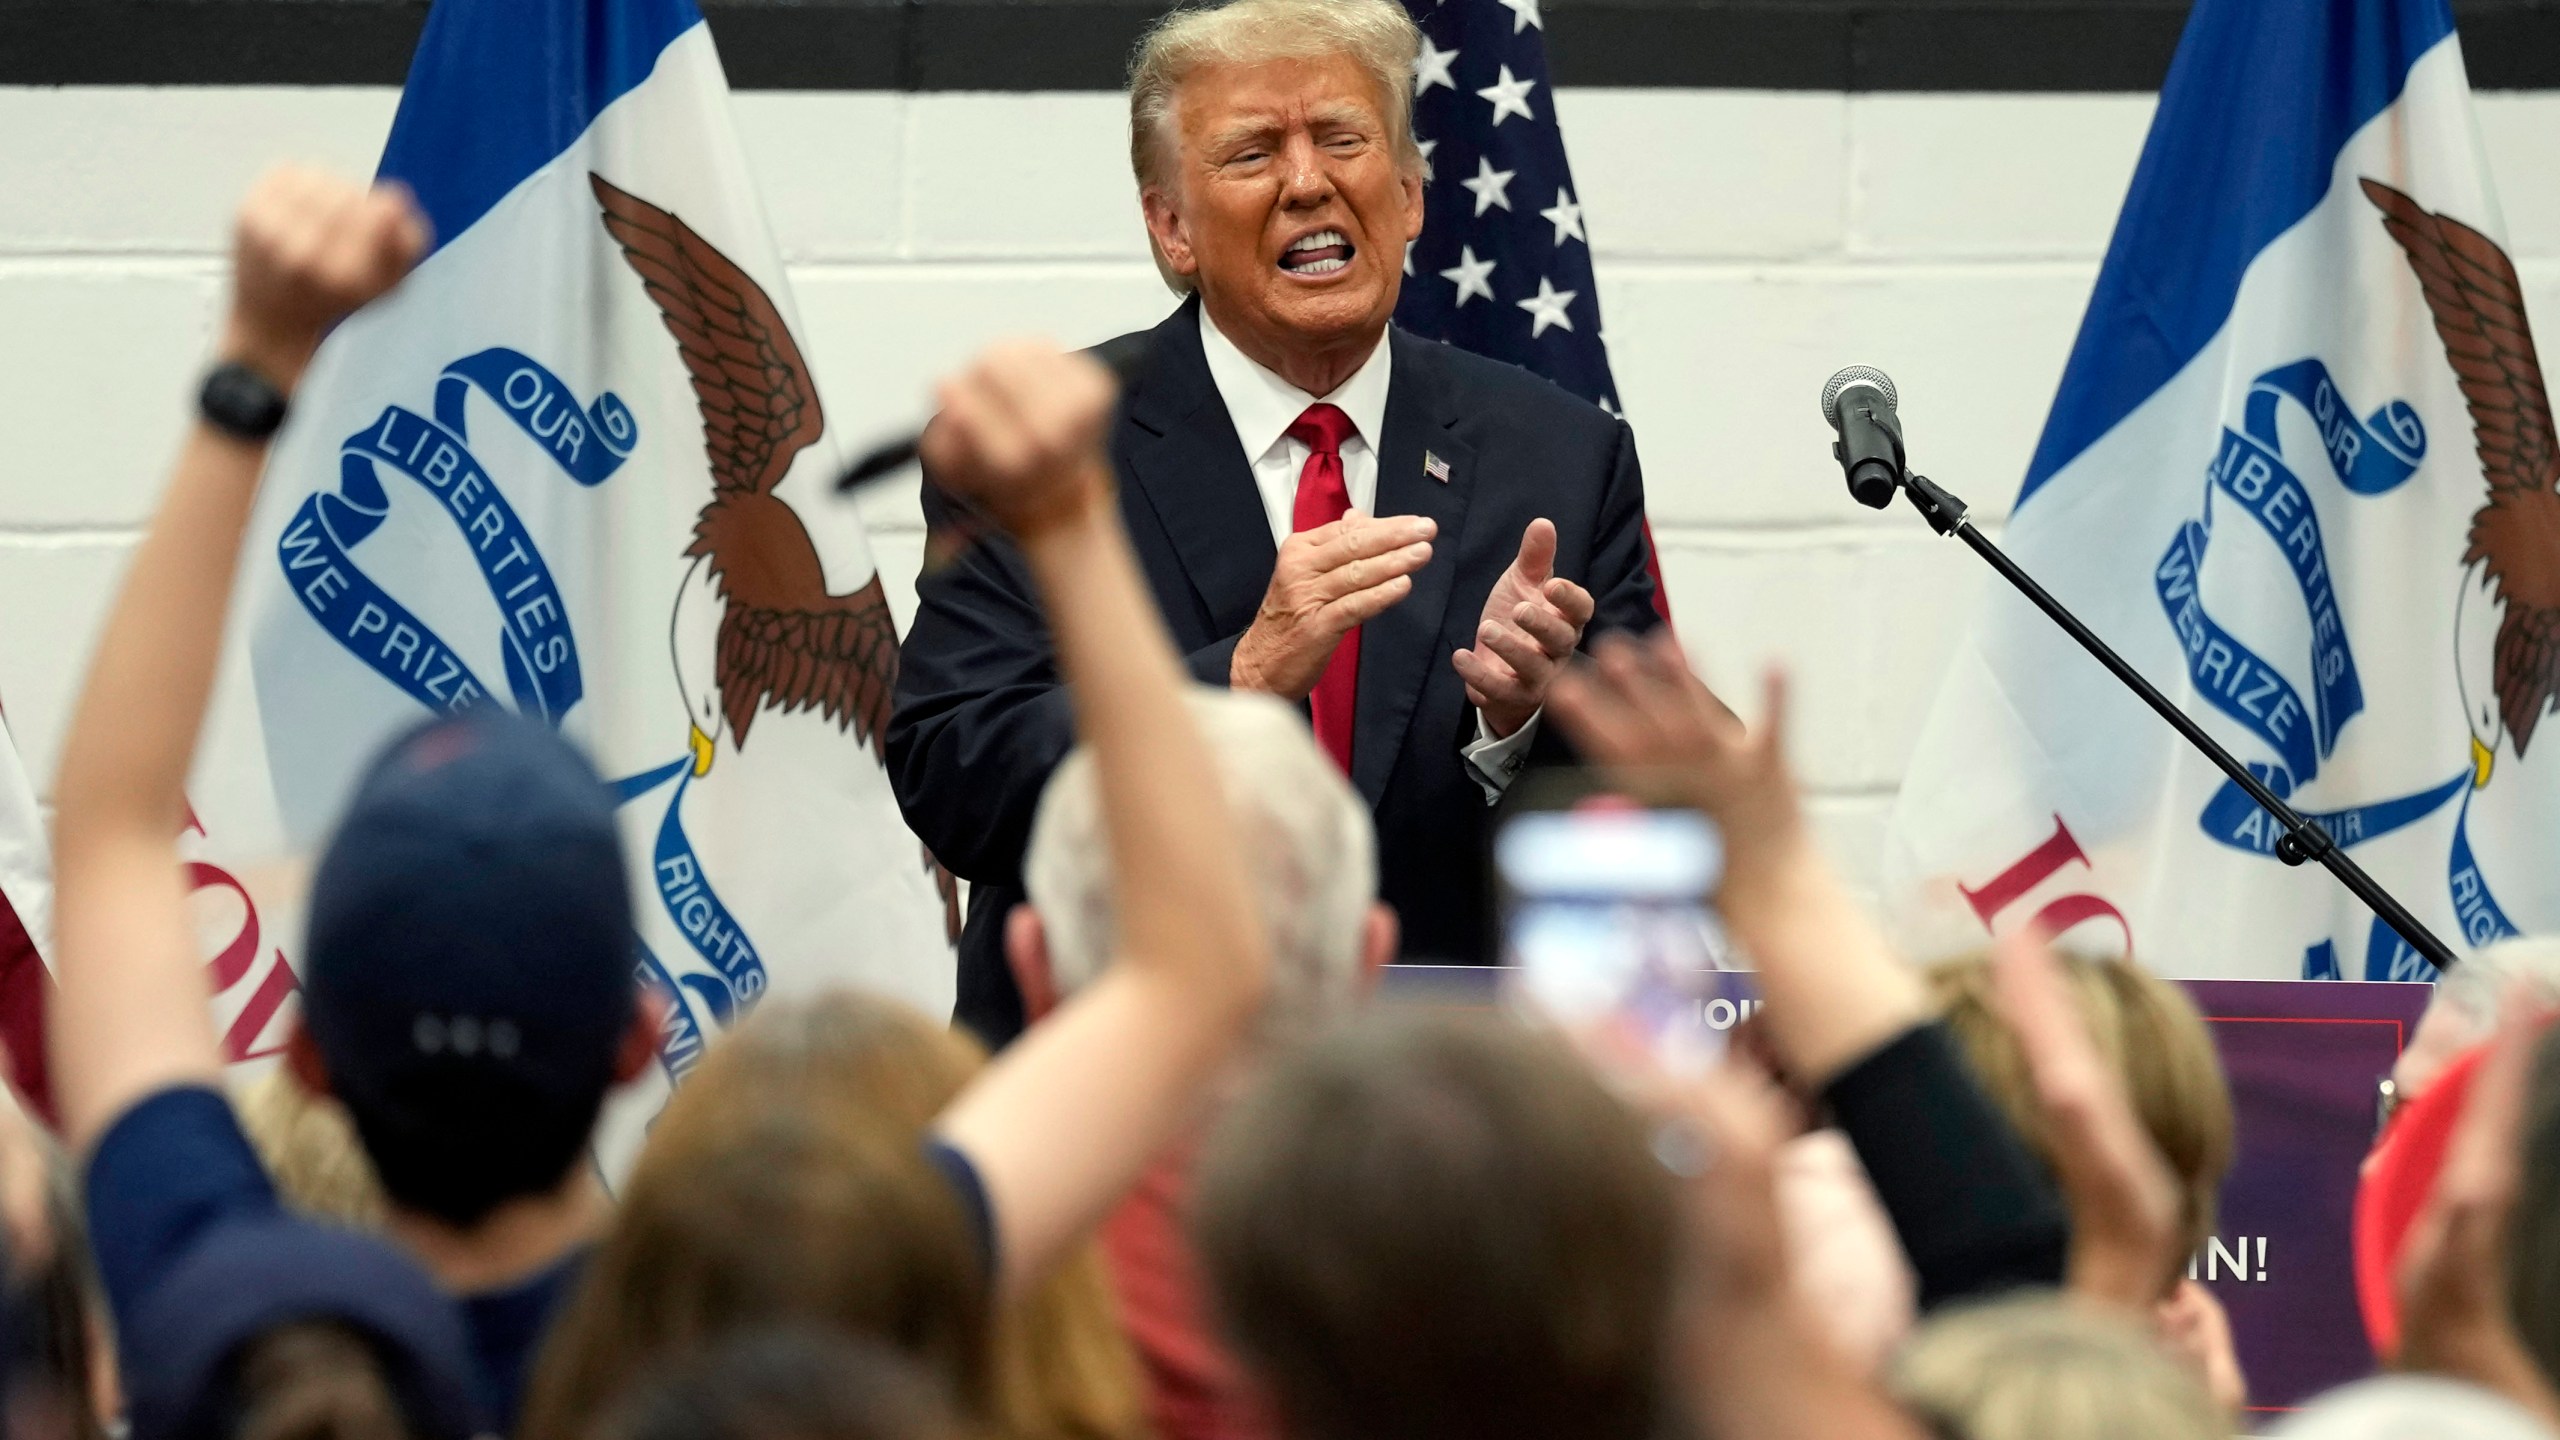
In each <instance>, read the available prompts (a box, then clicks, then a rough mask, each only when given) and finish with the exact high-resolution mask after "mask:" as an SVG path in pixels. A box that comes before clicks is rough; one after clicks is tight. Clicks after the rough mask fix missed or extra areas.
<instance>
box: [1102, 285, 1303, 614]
mask: <svg viewBox="0 0 2560 1440" xmlns="http://www.w3.org/2000/svg"><path fill="white" fill-rule="evenodd" d="M1199 308H1200V299H1199V297H1198V296H1196V295H1195V296H1193V297H1192V298H1191V299H1189V300H1187V301H1185V302H1183V306H1182V308H1181V309H1179V310H1176V311H1175V312H1174V313H1173V317H1172V318H1171V319H1169V320H1167V321H1165V322H1164V323H1163V324H1161V325H1159V326H1157V327H1156V329H1155V334H1154V338H1153V343H1152V346H1151V349H1150V353H1149V357H1148V361H1147V368H1146V372H1145V373H1144V374H1143V375H1142V376H1141V377H1140V379H1139V381H1138V383H1137V384H1136V385H1135V386H1134V387H1132V389H1131V390H1130V393H1129V399H1128V413H1129V419H1130V420H1131V421H1132V422H1133V426H1134V429H1135V431H1136V432H1137V433H1135V434H1134V435H1132V436H1131V437H1130V442H1131V443H1130V445H1129V449H1128V452H1127V459H1128V462H1129V463H1128V470H1129V476H1130V479H1131V481H1132V482H1133V484H1132V488H1133V489H1134V490H1135V491H1136V492H1137V494H1136V496H1135V498H1137V499H1139V500H1141V501H1142V502H1143V503H1144V504H1145V505H1146V506H1147V507H1148V508H1149V509H1150V510H1151V511H1153V512H1154V514H1155V517H1156V520H1157V523H1159V524H1161V525H1162V526H1163V527H1164V531H1165V535H1166V538H1168V539H1170V540H1171V541H1172V542H1173V552H1174V554H1175V556H1176V557H1178V559H1179V560H1180V562H1181V564H1182V569H1183V573H1184V575H1185V576H1186V577H1187V578H1188V579H1189V580H1190V582H1191V588H1192V592H1193V593H1194V594H1195V595H1196V596H1197V597H1198V598H1199V601H1200V604H1201V607H1202V609H1204V610H1205V611H1206V612H1207V615H1208V621H1209V633H1210V634H1212V635H1232V634H1235V633H1236V632H1238V631H1240V630H1242V629H1244V628H1245V627H1246V626H1247V625H1249V624H1251V623H1253V617H1254V613H1255V612H1256V611H1257V610H1259V609H1260V608H1261V606H1262V595H1263V592H1264V591H1265V590H1266V589H1268V588H1269V587H1270V584H1271V568H1272V566H1273V565H1274V564H1276V563H1278V561H1279V551H1278V550H1277V549H1275V548H1274V547H1273V545H1272V543H1271V521H1270V518H1269V516H1267V515H1266V514H1265V513H1264V512H1263V508H1262V493H1261V491H1259V490H1258V489H1256V488H1255V486H1254V483H1253V467H1252V465H1251V464H1250V463H1248V462H1247V461H1246V459H1245V455H1244V447H1243V446H1241V445H1239V444H1238V443H1237V442H1236V427H1235V422H1234V421H1233V420H1232V419H1230V418H1228V415H1227V406H1226V402H1225V401H1223V400H1221V399H1219V398H1218V387H1217V384H1216V383H1215V382H1214V381H1212V380H1211V379H1210V378H1209V361H1208V358H1207V357H1206V356H1205V355H1204V354H1202V352H1201V349H1200V317H1199Z"/></svg>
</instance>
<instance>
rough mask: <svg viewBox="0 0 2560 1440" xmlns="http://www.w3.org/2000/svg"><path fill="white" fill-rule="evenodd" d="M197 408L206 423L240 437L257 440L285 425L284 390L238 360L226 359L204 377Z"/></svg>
mask: <svg viewBox="0 0 2560 1440" xmlns="http://www.w3.org/2000/svg"><path fill="white" fill-rule="evenodd" d="M196 409H197V410H198V411H200V412H202V414H203V415H204V418H205V423H206V424H209V425H211V426H212V427H213V428H214V429H216V430H219V431H221V432H222V433H223V434H225V435H229V436H231V437H232V438H234V439H237V440H246V441H249V442H251V443H253V444H254V443H257V442H260V441H264V440H266V439H267V438H268V437H270V436H272V435H274V434H275V433H276V429H277V427H279V426H281V425H283V424H284V412H285V399H284V392H283V391H282V390H279V389H277V388H276V386H275V382H274V381H271V380H269V379H268V378H267V377H266V376H264V375H261V374H259V373H258V372H257V371H255V370H252V369H250V368H249V367H248V366H246V365H243V364H241V363H240V362H239V361H237V360H226V361H224V362H222V363H221V364H219V365H216V366H214V367H213V369H212V370H211V371H210V372H209V373H208V374H206V376H205V377H204V389H203V390H202V391H200V392H198V394H197V395H196Z"/></svg>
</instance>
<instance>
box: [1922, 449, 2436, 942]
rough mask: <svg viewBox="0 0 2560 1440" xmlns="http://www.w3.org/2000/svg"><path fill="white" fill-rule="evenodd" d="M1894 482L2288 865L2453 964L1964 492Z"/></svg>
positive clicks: (2322, 833)
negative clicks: (2262, 832) (2237, 805)
mask: <svg viewBox="0 0 2560 1440" xmlns="http://www.w3.org/2000/svg"><path fill="white" fill-rule="evenodd" d="M1900 485H1901V488H1902V490H1903V491H1904V492H1905V493H1906V494H1908V495H1909V496H1910V497H1911V504H1912V508H1914V509H1916V510H1918V511H1919V512H1920V516H1921V518H1922V519H1924V520H1927V521H1928V522H1929V528H1930V529H1932V530H1935V531H1937V532H1938V533H1939V534H1940V535H1952V536H1954V537H1956V538H1957V539H1959V540H1962V541H1963V542H1964V543H1965V544H1966V545H1967V546H1968V547H1970V548H1971V549H1972V551H1973V553H1974V554H1976V555H1979V556H1981V557H1982V559H1983V561H1984V563H1986V564H1988V565H1989V566H1990V567H1991V568H1992V569H1994V570H1996V571H1998V572H2000V577H2001V578H2002V579H2004V580H2006V581H2008V582H2009V584H2010V585H2011V586H2013V587H2015V588H2016V590H2017V591H2018V593H2019V594H2021V595H2024V596H2026V597H2027V599H2028V600H2029V601H2030V602H2031V603H2033V604H2034V606H2035V607H2036V608H2037V609H2039V610H2041V611H2043V612H2044V613H2045V616H2046V618H2048V619H2050V620H2052V621H2053V623H2054V624H2056V625H2059V626H2061V627H2062V632H2063V633H2064V634H2066V635H2068V636H2070V637H2071V638H2072V639H2074V640H2076V641H2078V642H2080V648H2081V649H2083V650H2086V651H2088V652H2089V654H2090V655H2092V656H2094V657H2095V658H2096V659H2097V662H2098V663H2099V664H2101V665H2104V666H2105V667H2107V671H2108V673H2110V674H2112V675H2114V676H2115V677H2116V678H2117V679H2118V680H2121V681H2123V682H2124V685H2125V688H2126V689H2128V690H2131V691H2132V692H2133V693H2134V694H2135V695H2138V696H2140V697H2141V699H2142V703H2144V704H2146V705H2148V706H2150V707H2151V708H2152V710H2153V711H2155V712H2156V713H2158V715H2159V716H2160V718H2161V719H2163V720H2166V721H2168V722H2169V727H2170V728H2171V729H2173V730H2175V731H2177V732H2178V733H2179V734H2180V735H2182V736H2185V737H2186V741H2187V743H2188V744H2190V745H2193V746H2194V747H2195V748H2196V750H2197V751H2198V752H2199V753H2201V754H2202V755H2203V756H2204V758H2206V759H2207V760H2210V761H2212V762H2213V763H2214V766H2215V767H2216V768H2217V769H2219V770H2221V771H2222V773H2223V774H2225V775H2228V776H2230V777H2231V783H2233V784H2234V785H2237V786H2239V787H2240V788H2241V789H2242V790H2244V791H2246V792H2247V793H2248V796H2249V798H2250V799H2252V800H2255V801H2256V802H2258V806H2259V808H2260V809H2262V810H2264V811H2266V812H2267V814H2268V815H2270V816H2272V817H2274V819H2275V822H2276V824H2277V825H2278V826H2279V827H2281V828H2282V829H2283V831H2284V834H2283V836H2282V838H2280V839H2278V840H2277V841H2276V858H2277V859H2279V860H2282V861H2283V862H2284V863H2285V864H2287V865H2300V864H2302V863H2303V862H2304V861H2306V860H2316V861H2318V862H2319V863H2320V864H2321V866H2322V867H2324V868H2325V869H2327V870H2328V872H2329V873H2330V874H2332V875H2334V876H2336V877H2337V878H2338V883H2339V884H2341V885H2344V886H2346V887H2347V890H2348V891H2349V892H2350V893H2352V894H2353V895H2354V896H2355V897H2356V898H2357V899H2358V900H2361V901H2363V902H2364V903H2365V904H2366V905H2367V906H2368V907H2370V908H2371V909H2372V911H2373V913H2374V914H2376V915H2378V916H2380V917H2382V922H2383V923H2384V924H2386V925H2389V926H2390V927H2391V928H2392V929H2393V930H2396V931H2398V932H2399V934H2400V938H2401V939H2403V940H2406V941H2407V942H2409V945H2410V947H2411V948H2412V949H2414V950H2416V951H2417V952H2418V953H2419V954H2421V955H2424V956H2425V957H2427V960H2428V961H2429V963H2431V964H2433V965H2434V966H2435V967H2436V969H2437V971H2438V972H2440V973H2441V972H2445V971H2450V970H2452V969H2453V967H2454V965H2455V964H2456V963H2458V961H2457V958H2456V957H2455V955H2454V953H2453V951H2452V950H2451V949H2449V948H2448V947H2447V946H2446V945H2445V943H2444V942H2443V941H2442V940H2439V939H2437V938H2436V937H2435V934H2434V932H2433V931H2430V930H2429V929H2427V927H2426V926H2424V925H2422V924H2420V923H2419V922H2418V917H2416V916H2414V915H2412V914H2410V913H2409V911H2408V909H2407V907H2405V906H2403V905H2402V904H2401V903H2400V902H2399V901H2398V900H2396V899H2393V898H2392V895H2391V892H2390V891H2388V890H2385V889H2383V888H2382V882H2380V881H2378V880H2376V879H2374V878H2373V876H2371V875H2370V874H2367V873H2366V871H2365V868H2364V867H2363V866H2361V865H2358V864H2357V863H2356V862H2355V860H2354V859H2353V858H2352V857H2350V856H2349V855H2348V854H2347V852H2346V850H2345V849H2344V848H2343V847H2341V846H2340V845H2339V844H2338V843H2337V841H2336V840H2334V839H2332V838H2330V835H2329V832H2328V831H2326V830H2324V829H2322V828H2321V827H2320V822H2319V821H2317V820H2314V819H2311V818H2310V817H2308V816H2306V815H2304V814H2302V813H2301V812H2299V811H2297V810H2295V809H2294V808H2293V807H2292V806H2290V805H2288V804H2286V803H2285V801H2284V799H2283V797H2282V796H2279V795H2277V794H2276V793H2275V792H2274V791H2273V790H2270V789H2268V788H2267V786H2266V783H2265V782H2264V781H2261V780H2260V779H2259V778H2258V777H2257V776H2256V775H2255V774H2253V773H2252V772H2251V771H2250V769H2249V767H2248V766H2246V765H2243V764H2241V763H2240V762H2239V761H2238V760H2236V759H2234V758H2233V757H2232V754H2231V752H2230V751H2228V750H2225V749H2223V748H2222V746H2221V745H2220V744H2219V743H2218V742H2216V741H2215V740H2214V738H2213V737H2212V736H2211V735H2209V734H2207V733H2205V729H2204V727H2203V726H2201V725H2198V724H2197V723H2196V722H2195V721H2194V720H2193V719H2192V718H2190V717H2189V716H2188V715H2187V713H2186V712H2185V711H2184V710H2181V709H2179V708H2178V706H2177V704H2176V703H2175V702H2173V701H2171V700H2170V699H2169V697H2168V696H2166V695H2163V694H2161V693H2160V692H2159V690H2158V689H2156V688H2154V687H2153V685H2152V684H2151V682H2150V681H2148V680H2146V679H2144V678H2143V677H2142V672H2141V671H2139V670H2136V669H2134V668H2133V666H2131V665H2130V664H2127V663H2126V661H2125V659H2124V657H2123V656H2121V655H2118V654H2117V653H2116V652H2115V650H2114V648H2113V647H2111V646H2109V645H2108V644H2107V642H2106V641H2104V640H2101V639H2099V638H2098V634H2097V632H2096V631H2094V630H2091V629H2090V628H2089V627H2088V626H2086V625H2083V624H2081V623H2080V617H2079V616H2077V615H2074V614H2072V613H2071V611H2070V609H2069V608H2068V607H2066V606H2064V605H2063V603H2062V602H2061V601H2059V600H2056V599H2055V598H2053V596H2052V595H2051V594H2050V593H2048V592H2047V591H2046V590H2045V588H2044V587H2043V586H2042V585H2039V584H2037V583H2036V579H2035V577H2034V576H2032V575H2029V574H2028V573H2027V572H2026V571H2025V570H2022V569H2020V568H2019V566H2018V562H2016V561H2015V560H2012V559H2010V558H2009V556H2008V554H2007V553H2006V552H2004V551H2003V550H2001V548H2000V547H1999V546H1998V545H1995V544H1993V543H1992V541H1991V538H1990V537H1989V536H1987V535H1984V534H1983V533H1982V532H1981V531H1980V530H1979V529H1977V528H1975V526H1974V523H1973V517H1972V515H1971V514H1970V513H1969V512H1968V510H1967V508H1966V506H1965V503H1964V502H1963V501H1962V500H1959V499H1957V498H1956V497H1955V496H1954V495H1952V494H1950V493H1948V491H1947V490H1946V489H1945V488H1944V487H1943V486H1941V485H1939V484H1938V483H1937V482H1936V481H1933V480H1931V479H1930V478H1929V477H1927V476H1925V475H1915V474H1912V473H1910V472H1909V471H1904V472H1903V473H1902V475H1901V478H1900Z"/></svg>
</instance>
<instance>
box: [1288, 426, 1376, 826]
mask: <svg viewBox="0 0 2560 1440" xmlns="http://www.w3.org/2000/svg"><path fill="white" fill-rule="evenodd" d="M1359 433H1360V432H1359V430H1358V428H1357V427H1355V426H1353V425H1352V423H1351V417H1350V416H1348V415H1345V414H1343V413H1342V412H1341V411H1340V410H1339V409H1336V408H1335V407H1333V406H1331V405H1325V404H1321V403H1319V404H1315V405H1310V406H1308V407H1307V413H1305V414H1303V415H1301V416H1299V417H1298V420H1297V423H1296V424H1294V425H1291V426H1290V427H1289V438H1290V439H1292V440H1295V441H1297V442H1298V443H1299V444H1301V445H1304V446H1306V447H1307V464H1306V468H1305V469H1303V470H1300V471H1299V472H1298V503H1297V505H1296V507H1295V508H1294V509H1293V510H1292V511H1291V512H1290V516H1289V529H1290V530H1291V531H1292V532H1295V531H1299V530H1313V529H1314V528H1316V527H1317V526H1319V525H1330V524H1332V523H1333V522H1334V521H1336V520H1339V519H1341V518H1342V514H1343V512H1344V511H1346V510H1349V509H1350V508H1351V487H1350V486H1349V485H1348V484H1346V483H1345V482H1344V480H1343V478H1342V442H1343V441H1345V440H1348V439H1350V438H1351V437H1352V436H1354V435H1357V434H1359ZM1359 688H1360V632H1359V631H1358V630H1356V629H1355V630H1353V631H1351V632H1350V633H1348V634H1346V635H1344V636H1343V637H1342V643H1341V644H1339V645H1336V646H1334V647H1333V659H1331V660H1330V661H1328V662H1326V664H1325V667H1324V674H1323V675H1322V676H1321V677H1320V678H1318V679H1317V681H1316V688H1315V693H1314V694H1312V695H1310V696H1308V697H1307V702H1308V707H1309V709H1310V710H1312V711H1313V713H1314V716H1315V725H1316V743H1317V744H1319V745H1322V746H1323V747H1324V753H1326V754H1327V755H1330V756H1332V757H1333V763H1334V764H1336V765H1339V766H1341V767H1342V773H1343V774H1345V775H1348V774H1350V773H1351V727H1352V722H1353V719H1354V717H1355V716H1356V715H1357V714H1358V713H1359Z"/></svg>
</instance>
